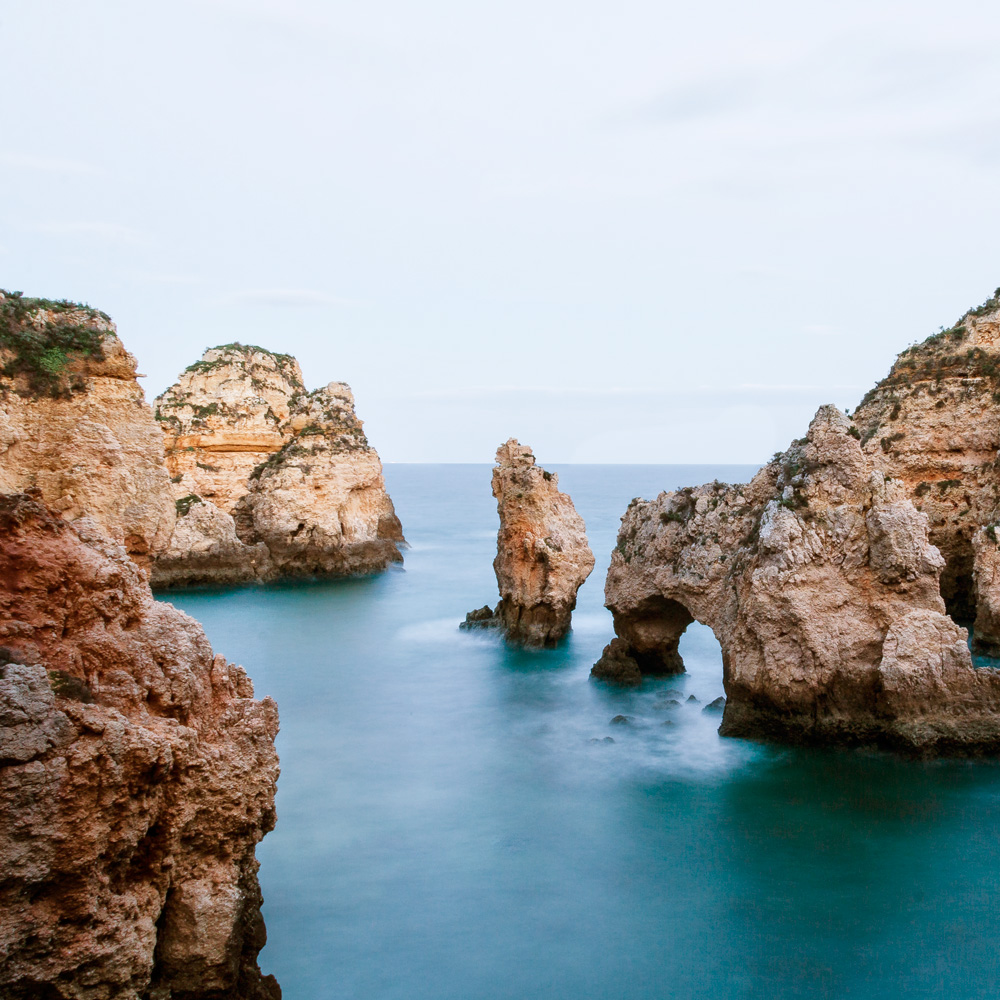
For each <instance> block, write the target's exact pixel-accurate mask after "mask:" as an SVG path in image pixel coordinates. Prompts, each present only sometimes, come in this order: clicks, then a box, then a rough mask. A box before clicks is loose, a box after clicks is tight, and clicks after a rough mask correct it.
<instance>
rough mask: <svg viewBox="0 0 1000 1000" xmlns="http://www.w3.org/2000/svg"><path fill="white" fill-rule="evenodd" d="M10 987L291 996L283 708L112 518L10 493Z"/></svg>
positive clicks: (2, 530) (1, 672) (5, 551)
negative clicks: (147, 569) (278, 962)
mask: <svg viewBox="0 0 1000 1000" xmlns="http://www.w3.org/2000/svg"><path fill="white" fill-rule="evenodd" d="M0 541H2V544H0V644H2V649H0V784H2V788H3V794H2V797H0V871H2V873H3V875H2V878H0V908H2V912H3V920H2V921H0V994H2V995H3V996H4V997H10V998H12V1000H27V998H37V997H48V998H53V1000H56V998H74V1000H84V998H86V1000H96V998H105V1000H118V998H121V1000H125V998H134V997H141V998H144V1000H165V998H167V997H174V998H177V1000H180V998H185V1000H201V998H204V1000H209V998H211V1000H237V998H239V1000H273V998H277V997H279V996H280V990H279V989H278V987H277V984H276V983H275V982H274V980H273V978H272V977H270V976H268V977H263V976H262V975H261V973H260V971H259V970H258V968H257V962H256V956H257V953H258V951H259V950H260V948H261V947H262V946H263V943H264V926H263V922H262V919H261V915H260V905H261V897H260V890H259V887H258V884H257V876H256V872H257V862H256V860H255V858H254V849H255V845H256V844H257V842H258V841H259V840H260V839H261V837H263V835H264V834H265V833H266V832H267V831H268V830H270V829H271V828H272V826H273V824H274V791H275V782H276V779H277V773H278V767H277V757H276V755H275V750H274V737H275V733H276V731H277V721H278V720H277V710H276V708H275V705H274V703H273V702H272V701H270V699H264V700H263V701H257V700H255V699H254V697H253V688H252V685H251V683H250V681H249V679H248V678H247V676H246V674H245V673H244V672H243V670H242V669H241V668H239V667H236V666H234V665H233V664H230V663H227V662H226V660H225V658H224V657H222V656H217V655H214V654H213V652H212V649H211V647H210V646H209V644H208V641H207V640H206V638H205V635H204V632H203V631H202V629H201V627H200V626H199V625H198V624H197V622H195V621H194V620H193V619H191V618H189V617H188V616H187V615H184V614H183V613H181V612H180V611H178V610H176V609H175V608H173V607H172V606H170V605H169V604H163V603H159V602H157V601H154V600H153V598H152V594H151V593H150V590H149V586H148V584H147V583H146V581H145V578H144V576H143V575H142V573H141V572H140V570H139V569H138V568H137V567H136V566H135V565H134V564H133V562H132V561H130V560H129V559H128V557H127V556H126V553H125V550H124V549H123V548H121V547H119V546H117V545H115V544H114V543H112V542H110V541H108V540H107V539H106V538H105V537H104V535H103V533H102V531H101V527H100V526H99V525H98V524H97V522H96V520H94V519H90V518H82V519H80V520H79V521H78V522H76V523H75V524H74V525H70V524H68V523H67V522H66V521H64V520H61V519H60V518H58V517H57V516H56V515H55V514H54V513H53V512H51V511H50V510H48V509H46V507H45V506H44V505H43V504H42V503H40V502H39V500H38V499H37V494H36V496H35V497H29V496H24V495H20V496H3V497H0Z"/></svg>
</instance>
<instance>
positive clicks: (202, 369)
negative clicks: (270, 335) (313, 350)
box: [184, 340, 302, 387]
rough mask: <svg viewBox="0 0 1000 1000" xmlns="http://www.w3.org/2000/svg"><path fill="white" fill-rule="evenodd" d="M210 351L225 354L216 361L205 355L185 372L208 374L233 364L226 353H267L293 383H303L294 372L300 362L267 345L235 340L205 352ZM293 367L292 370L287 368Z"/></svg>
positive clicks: (206, 349) (299, 384)
mask: <svg viewBox="0 0 1000 1000" xmlns="http://www.w3.org/2000/svg"><path fill="white" fill-rule="evenodd" d="M209 351H222V352H224V353H223V356H222V357H221V358H216V359H215V360H214V361H206V360H205V359H204V356H202V358H201V360H199V361H196V362H195V363H194V364H192V365H188V366H187V368H185V369H184V371H185V373H190V374H195V375H206V374H208V373H209V372H211V371H214V370H215V369H216V368H222V367H223V366H225V365H228V364H232V358H231V357H227V356H226V355H232V354H243V355H246V356H249V355H251V354H266V355H267V356H268V357H271V358H274V361H275V365H276V367H277V368H278V371H280V372H281V373H282V375H284V376H285V377H286V378H287V379H288V380H289V381H290V382H291V383H292V384H293V385H295V386H299V387H301V385H302V383H301V381H300V380H299V378H298V376H297V375H295V374H294V370H295V368H296V367H297V365H298V362H297V361H296V360H295V358H294V357H293V356H292V355H291V354H279V353H278V352H277V351H269V350H268V349H267V348H266V347H260V346H259V345H257V344H241V343H240V342H239V341H238V340H234V341H233V342H232V343H230V344H219V345H218V346H216V347H207V348H205V352H204V353H205V354H208V353H209ZM289 368H290V369H292V372H289V371H287V370H286V369H289Z"/></svg>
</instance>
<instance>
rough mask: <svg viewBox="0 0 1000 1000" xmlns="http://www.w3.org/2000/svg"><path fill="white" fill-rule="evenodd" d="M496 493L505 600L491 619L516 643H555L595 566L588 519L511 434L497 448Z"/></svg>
mask: <svg viewBox="0 0 1000 1000" xmlns="http://www.w3.org/2000/svg"><path fill="white" fill-rule="evenodd" d="M496 458H497V464H496V465H495V466H494V468H493V496H494V497H496V500H497V512H498V514H499V515H500V530H499V532H498V533H497V555H496V558H495V559H494V560H493V569H494V571H495V572H496V577H497V584H498V586H499V588H500V603H499V604H498V605H497V607H496V610H495V611H493V612H492V613H491V615H490V618H489V619H486V618H472V617H471V616H472V615H481V614H482V612H483V610H488V609H480V610H479V611H477V612H470V615H467V616H466V622H465V624H466V627H469V626H471V625H474V624H479V623H489V622H490V621H491V620H492V621H495V623H496V624H497V625H498V627H500V628H502V629H503V632H504V635H505V636H506V637H507V639H509V640H510V641H512V642H516V643H520V644H523V645H526V646H552V645H555V644H556V643H557V642H558V641H559V640H560V639H562V638H563V636H565V635H566V633H567V632H568V631H569V628H570V621H571V618H572V614H573V609H574V608H575V607H576V594H577V591H578V590H579V589H580V586H581V584H582V583H583V581H584V580H586V579H587V577H588V576H589V575H590V572H591V570H592V569H593V568H594V554H593V553H592V552H591V551H590V546H589V545H588V544H587V535H586V529H585V525H584V523H583V518H582V517H580V515H579V514H578V513H577V512H576V509H575V508H574V506H573V501H572V500H571V499H570V497H569V496H568V495H567V494H566V493H560V492H559V479H558V477H557V476H556V475H555V474H554V473H551V472H546V471H545V470H544V469H542V468H540V467H539V466H537V465H535V456H534V455H533V454H532V452H531V449H530V448H528V447H526V446H524V445H520V444H518V442H517V441H516V440H514V438H511V439H510V440H509V441H507V442H506V443H505V444H502V445H501V446H500V447H499V448H498V449H497V456H496Z"/></svg>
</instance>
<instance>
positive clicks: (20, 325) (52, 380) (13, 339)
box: [0, 291, 111, 398]
mask: <svg viewBox="0 0 1000 1000" xmlns="http://www.w3.org/2000/svg"><path fill="white" fill-rule="evenodd" d="M43 311H44V312H47V313H48V314H49V316H50V318H48V319H47V320H46V321H45V322H44V323H36V322H35V321H34V320H35V319H36V317H37V316H38V314H39V313H40V312H43ZM81 315H82V316H83V317H84V318H85V319H86V320H89V321H90V322H91V323H92V322H93V321H95V320H98V319H100V320H105V321H107V322H110V321H111V318H110V317H109V316H108V315H107V314H106V313H103V312H100V311H99V310H97V309H92V308H91V307H90V306H87V305H82V304H80V303H78V302H68V301H66V300H65V299H60V300H58V301H56V300H52V299H36V298H26V297H25V296H24V295H23V294H22V293H21V292H7V291H0V352H2V353H0V360H2V362H3V364H2V366H0V377H3V378H10V379H13V378H18V377H21V378H23V379H24V380H25V383H26V387H24V388H21V389H20V390H19V391H20V392H21V393H22V395H34V396H51V397H53V398H58V397H64V396H69V395H70V394H71V393H74V392H79V391H81V390H82V389H83V388H84V382H83V379H81V378H80V377H79V376H78V375H73V374H72V372H71V371H70V364H71V362H72V361H73V359H74V358H94V359H96V360H103V358H104V338H105V336H106V333H107V331H105V330H101V329H95V328H94V327H93V326H91V325H88V324H87V323H86V322H80V321H79V320H80V318H81Z"/></svg>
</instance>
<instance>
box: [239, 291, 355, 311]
mask: <svg viewBox="0 0 1000 1000" xmlns="http://www.w3.org/2000/svg"><path fill="white" fill-rule="evenodd" d="M223 303H224V304H226V305H266V306H278V307H280V308H286V309H295V308H301V307H302V306H346V305H356V304H357V300H355V299H345V298H340V297H338V296H336V295H330V294H328V293H327V292H320V291H317V290H315V289H311V288H257V289H251V290H248V291H243V292H234V293H233V294H232V295H230V296H227V297H226V298H225V299H224V300H223Z"/></svg>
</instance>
